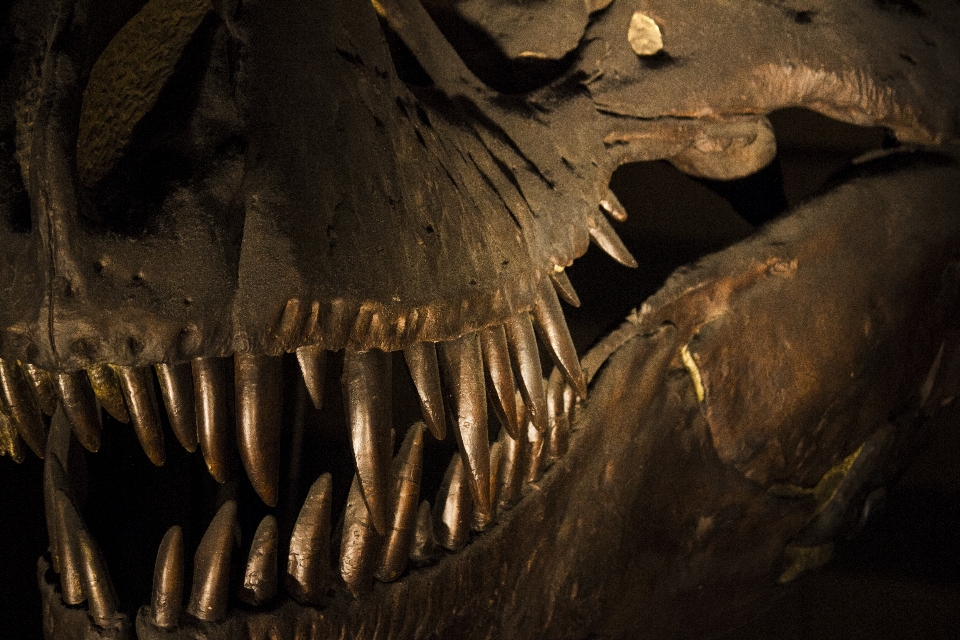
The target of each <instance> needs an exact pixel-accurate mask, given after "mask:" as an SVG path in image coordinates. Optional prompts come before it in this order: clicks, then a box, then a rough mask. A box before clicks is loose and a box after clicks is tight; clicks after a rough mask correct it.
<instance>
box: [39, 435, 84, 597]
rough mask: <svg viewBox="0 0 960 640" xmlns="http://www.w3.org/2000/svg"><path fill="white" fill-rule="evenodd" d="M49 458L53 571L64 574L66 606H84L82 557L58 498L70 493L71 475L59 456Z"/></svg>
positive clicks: (47, 503)
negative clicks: (81, 570) (68, 477)
mask: <svg viewBox="0 0 960 640" xmlns="http://www.w3.org/2000/svg"><path fill="white" fill-rule="evenodd" d="M47 453H48V455H47V457H46V459H45V460H44V462H43V504H44V511H45V512H46V519H47V537H48V538H49V540H50V555H51V557H52V559H53V569H54V571H56V572H57V573H59V574H60V592H61V598H62V599H63V601H64V602H65V603H66V604H72V605H75V604H80V603H81V602H83V600H84V598H85V597H86V596H85V595H84V594H83V585H82V583H81V580H80V556H79V552H78V550H77V548H76V545H75V544H73V543H72V541H71V538H70V536H71V531H70V530H69V529H67V528H66V527H67V525H68V523H67V521H66V518H67V514H66V513H65V512H64V511H63V508H62V507H63V505H61V504H60V502H59V501H58V499H57V495H59V494H62V495H68V494H69V491H70V486H69V482H68V481H67V474H66V471H64V468H63V464H62V463H61V461H60V458H58V457H57V456H56V455H50V454H51V452H50V451H48V452H47Z"/></svg>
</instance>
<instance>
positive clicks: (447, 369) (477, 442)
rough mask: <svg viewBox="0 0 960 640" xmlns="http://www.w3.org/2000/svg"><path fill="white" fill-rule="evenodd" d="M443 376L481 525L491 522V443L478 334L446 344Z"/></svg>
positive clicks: (458, 442) (470, 334)
mask: <svg viewBox="0 0 960 640" xmlns="http://www.w3.org/2000/svg"><path fill="white" fill-rule="evenodd" d="M441 348H442V352H443V364H444V373H445V374H446V376H447V385H448V389H449V390H450V392H451V395H452V396H453V403H452V404H453V406H454V407H455V408H456V413H457V415H456V422H455V424H456V426H457V428H456V436H457V445H458V447H459V449H460V453H461V455H462V458H463V461H464V463H465V465H466V468H467V471H468V475H469V485H470V492H471V493H472V495H473V500H474V503H475V504H476V507H477V512H478V517H479V518H480V519H481V522H484V521H485V522H489V519H490V440H489V436H488V433H487V395H486V386H485V384H484V381H483V355H482V352H481V350H480V342H479V340H478V339H477V334H476V333H469V334H467V335H465V336H462V337H460V338H457V339H455V340H450V341H448V342H444V343H443V344H442V345H441Z"/></svg>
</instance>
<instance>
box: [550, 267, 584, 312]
mask: <svg viewBox="0 0 960 640" xmlns="http://www.w3.org/2000/svg"><path fill="white" fill-rule="evenodd" d="M550 282H552V283H553V288H554V289H555V290H556V292H557V294H558V295H559V296H560V297H561V298H563V299H564V301H565V302H566V303H567V304H569V305H571V306H573V307H579V306H580V296H578V295H577V292H576V290H575V289H574V288H573V283H572V282H570V278H568V277H567V272H566V271H564V270H563V269H561V270H560V271H557V270H556V269H554V270H553V271H551V272H550Z"/></svg>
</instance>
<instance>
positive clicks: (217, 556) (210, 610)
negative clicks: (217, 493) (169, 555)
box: [187, 500, 237, 622]
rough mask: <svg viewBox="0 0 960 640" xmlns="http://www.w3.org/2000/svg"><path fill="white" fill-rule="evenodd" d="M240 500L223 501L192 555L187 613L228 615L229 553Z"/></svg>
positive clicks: (217, 618)
mask: <svg viewBox="0 0 960 640" xmlns="http://www.w3.org/2000/svg"><path fill="white" fill-rule="evenodd" d="M236 525H237V503H236V502H234V501H233V500H228V501H227V502H225V503H223V506H222V507H220V510H219V511H217V515H215V516H214V517H213V520H212V521H211V522H210V526H209V527H207V531H206V533H204V534H203V538H202V539H201V540H200V545H199V546H198V547H197V553H196V555H194V559H193V589H192V590H191V593H190V603H189V605H188V606H187V613H189V614H190V615H192V616H193V617H195V618H198V619H200V620H204V621H206V622H219V621H220V620H223V619H224V618H225V617H226V615H227V603H228V596H229V593H228V589H229V583H230V555H231V553H232V552H233V540H234V528H235V527H236Z"/></svg>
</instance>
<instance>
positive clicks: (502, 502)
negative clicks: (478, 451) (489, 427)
mask: <svg viewBox="0 0 960 640" xmlns="http://www.w3.org/2000/svg"><path fill="white" fill-rule="evenodd" d="M498 441H499V442H500V443H501V449H500V468H499V470H498V472H497V511H498V512H503V511H504V510H506V509H510V508H512V507H513V506H514V505H515V504H517V502H519V501H520V496H521V493H522V491H523V482H524V480H525V477H524V476H525V472H526V469H525V468H524V465H523V461H524V460H526V458H527V456H526V450H527V449H528V448H529V446H530V445H529V443H528V442H527V438H526V437H525V434H524V436H521V437H520V438H511V437H510V436H509V435H508V434H507V433H505V432H500V438H499V440H498Z"/></svg>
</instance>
